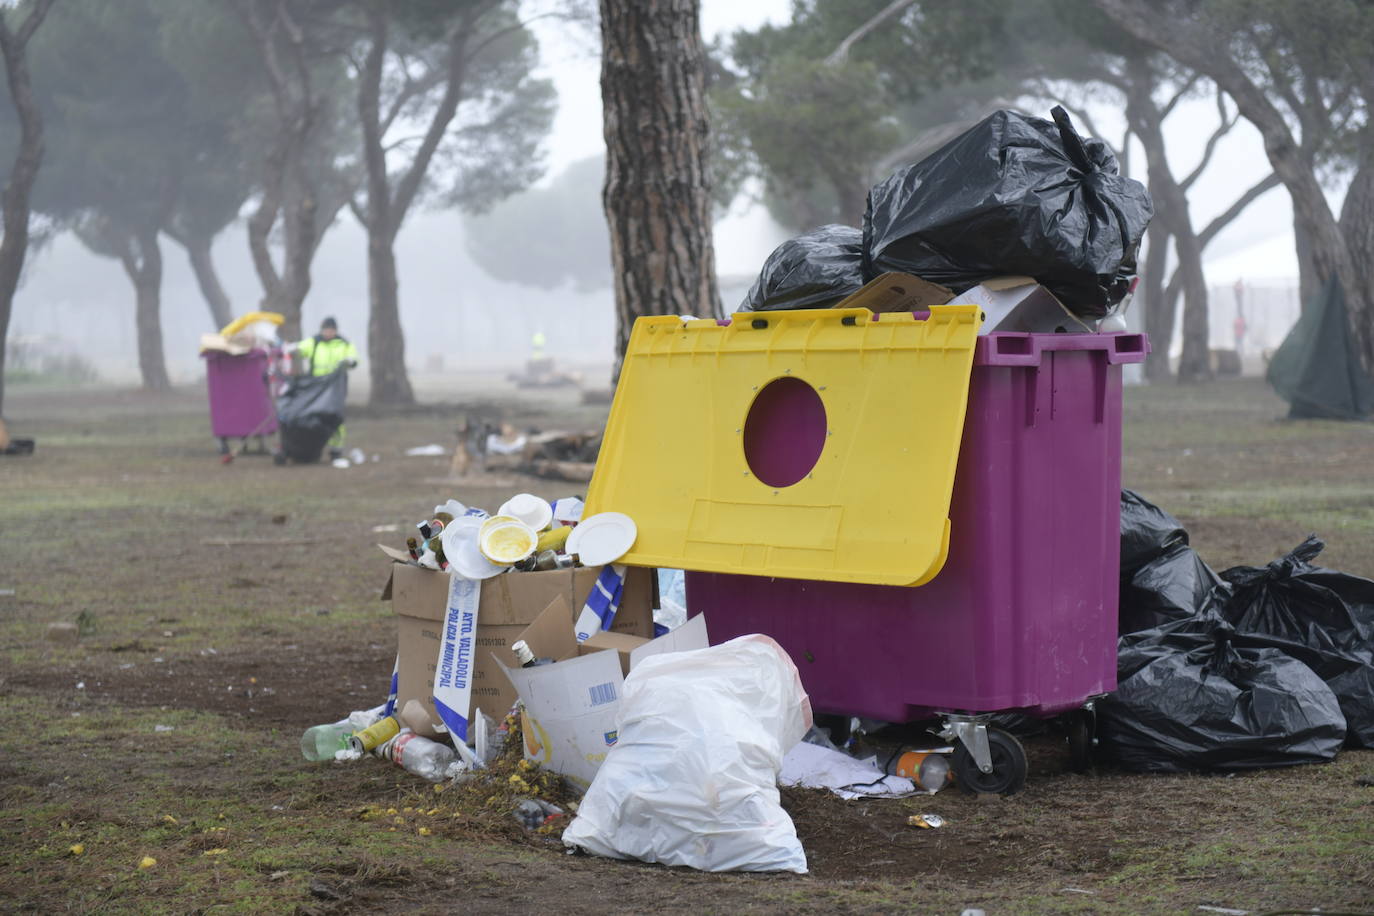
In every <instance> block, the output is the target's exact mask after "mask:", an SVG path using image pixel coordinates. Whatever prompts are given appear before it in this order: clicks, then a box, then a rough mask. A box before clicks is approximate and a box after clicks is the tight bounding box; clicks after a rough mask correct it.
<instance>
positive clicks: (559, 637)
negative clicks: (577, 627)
mask: <svg viewBox="0 0 1374 916" xmlns="http://www.w3.org/2000/svg"><path fill="white" fill-rule="evenodd" d="M519 638H520V639H523V640H524V641H525V645H527V646H529V647H530V650H531V651H532V652H534V655H535V658H551V659H553V660H554V661H558V662H561V661H563V660H564V659H569V658H576V657H577V634H576V633H574V632H573V625H572V608H570V607H569V606H568V599H567V598H565V597H563V596H562V595H559V596H557V597H556V598H554V599H553V600H552V601H550V602H549V603H548V606H547V607H545V608H544V610H542V611H541V612H540V613H539V616H538V617H536V618H534V620H533V621H531V623H530V625H529V626H527V627H525V629H524V630H522V631H521V632H520V637H519ZM518 641H519V640H517V642H518Z"/></svg>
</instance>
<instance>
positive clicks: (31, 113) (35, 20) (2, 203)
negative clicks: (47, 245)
mask: <svg viewBox="0 0 1374 916" xmlns="http://www.w3.org/2000/svg"><path fill="white" fill-rule="evenodd" d="M52 3H53V0H37V2H36V3H34V4H32V5H31V6H30V8H29V13H28V16H27V17H25V19H24V20H23V22H22V23H20V26H19V29H18V31H15V32H12V31H10V28H9V23H8V21H7V20H6V19H5V16H6V15H7V12H6V11H5V10H0V56H3V57H4V60H5V77H6V84H7V85H8V86H9V91H10V100H11V102H12V103H13V104H14V110H15V113H16V114H17V115H18V116H19V149H18V151H17V152H16V153H15V156H14V165H13V166H12V167H11V168H10V172H9V175H8V176H7V178H6V181H5V183H4V187H3V190H0V211H3V214H4V216H3V220H4V222H3V230H0V416H3V415H4V409H5V349H6V341H8V340H9V332H10V313H11V310H12V309H13V306H14V293H15V291H16V290H17V289H19V275H20V274H21V273H22V272H23V270H24V257H25V256H26V255H27V254H28V250H29V193H30V192H31V191H32V190H33V184H34V182H35V181H37V180H38V170H39V168H40V167H41V166H42V164H43V117H42V114H41V113H40V112H39V110H38V104H37V103H36V102H35V101H34V98H33V84H32V83H31V82H30V79H29V62H28V54H27V52H28V43H29V39H30V38H31V37H32V36H33V33H34V32H35V31H36V30H37V29H38V27H39V25H41V24H42V22H43V17H45V16H46V15H47V14H48V7H50V6H52Z"/></svg>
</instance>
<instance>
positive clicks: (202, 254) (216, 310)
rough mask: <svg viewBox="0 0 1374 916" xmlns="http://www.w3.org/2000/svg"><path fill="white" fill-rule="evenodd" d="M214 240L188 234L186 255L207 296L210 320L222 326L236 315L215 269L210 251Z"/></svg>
mask: <svg viewBox="0 0 1374 916" xmlns="http://www.w3.org/2000/svg"><path fill="white" fill-rule="evenodd" d="M214 241H215V240H214V238H213V237H209V238H205V237H201V236H188V237H187V239H186V243H185V245H186V257H187V260H189V261H190V262H191V271H192V272H193V273H194V274H195V275H196V285H197V286H199V287H200V294H201V295H202V296H204V297H205V304H206V305H208V306H209V307H210V320H211V321H213V322H214V323H215V327H217V328H222V327H224V326H225V325H226V324H228V323H229V322H231V321H233V320H234V316H233V309H232V307H231V306H230V304H229V296H228V295H227V294H226V293H225V292H224V287H223V286H222V285H221V284H220V282H219V274H218V273H217V272H216V271H215V259H214V257H213V256H212V255H211V253H210V249H211V247H212V246H213V245H214Z"/></svg>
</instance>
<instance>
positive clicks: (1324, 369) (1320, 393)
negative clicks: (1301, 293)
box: [1266, 276, 1374, 420]
mask: <svg viewBox="0 0 1374 916" xmlns="http://www.w3.org/2000/svg"><path fill="white" fill-rule="evenodd" d="M1266 378H1267V379H1268V380H1269V384H1270V385H1273V386H1274V390H1275V391H1277V392H1278V393H1279V394H1280V395H1281V396H1282V397H1283V398H1284V399H1285V400H1287V401H1288V404H1289V411H1288V416H1289V417H1290V418H1293V419H1300V418H1317V419H1327V420H1363V419H1367V418H1368V417H1369V414H1370V413H1371V412H1374V381H1371V380H1370V377H1369V375H1368V374H1367V373H1366V372H1365V371H1364V369H1363V368H1362V367H1361V366H1360V355H1359V351H1358V350H1357V349H1356V347H1355V338H1354V337H1353V336H1352V335H1351V333H1350V323H1349V318H1348V316H1347V315H1346V308H1345V294H1344V293H1343V292H1342V291H1341V285H1340V283H1339V281H1337V279H1336V278H1335V277H1334V276H1333V277H1332V278H1331V279H1330V280H1329V281H1327V284H1326V286H1325V287H1324V288H1323V289H1322V291H1321V293H1320V294H1319V295H1318V296H1317V298H1316V299H1314V300H1313V301H1311V302H1308V303H1306V307H1305V308H1304V309H1303V311H1302V317H1301V318H1299V319H1298V323H1297V324H1295V325H1293V330H1291V331H1289V332H1288V336H1287V337H1285V338H1284V340H1283V343H1282V344H1280V345H1279V348H1278V350H1276V351H1275V352H1274V357H1273V359H1271V360H1270V361H1269V371H1268V373H1267V374H1266Z"/></svg>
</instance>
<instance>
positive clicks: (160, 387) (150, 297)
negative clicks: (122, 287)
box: [120, 229, 172, 391]
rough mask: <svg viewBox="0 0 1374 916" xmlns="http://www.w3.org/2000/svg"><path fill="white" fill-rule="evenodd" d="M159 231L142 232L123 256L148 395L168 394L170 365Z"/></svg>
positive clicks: (140, 231)
mask: <svg viewBox="0 0 1374 916" xmlns="http://www.w3.org/2000/svg"><path fill="white" fill-rule="evenodd" d="M157 236H158V234H157V230H156V229H141V230H139V231H138V232H137V233H136V234H134V236H133V237H132V238H130V239H129V240H128V248H127V251H126V252H125V253H124V254H123V255H122V256H121V258H120V261H121V263H122V264H123V265H124V272H125V273H126V274H128V275H129V280H130V281H131V282H132V283H133V285H134V303H135V304H134V324H135V326H136V328H137V330H138V371H139V373H140V374H142V376H143V387H144V388H145V389H147V390H148V391H167V390H168V389H170V388H171V387H172V382H171V380H170V379H169V378H168V377H167V362H166V360H165V359H164V357H163V348H162V315H161V310H162V249H161V248H160V247H158V240H157Z"/></svg>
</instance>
